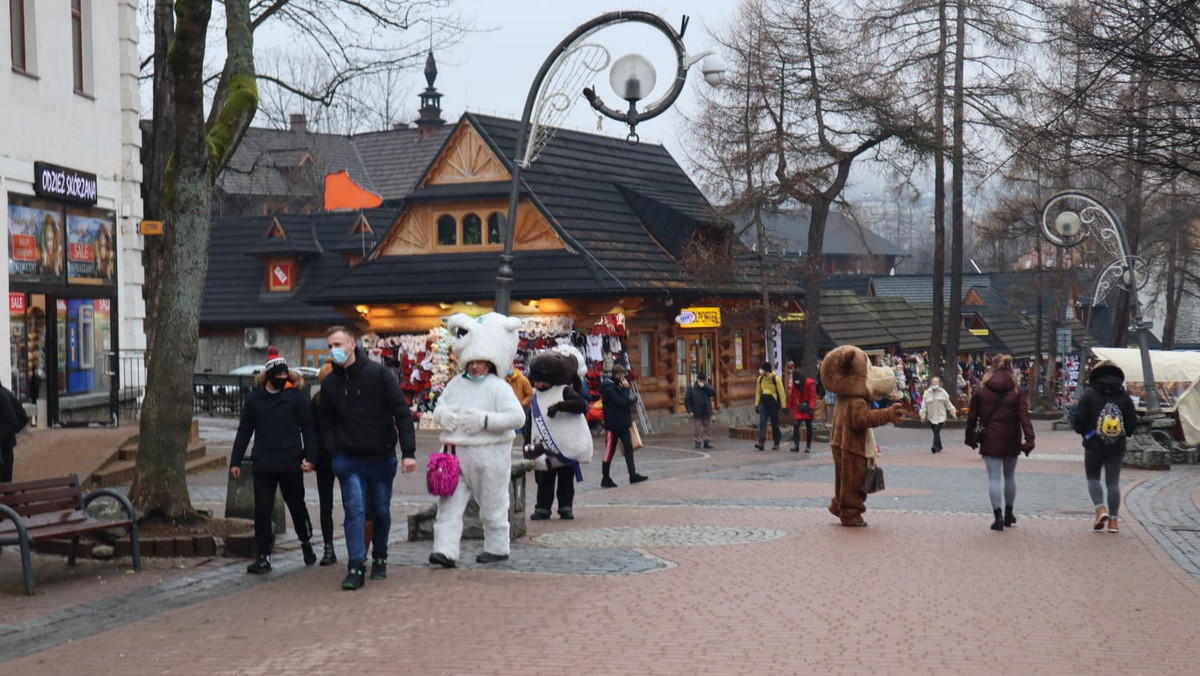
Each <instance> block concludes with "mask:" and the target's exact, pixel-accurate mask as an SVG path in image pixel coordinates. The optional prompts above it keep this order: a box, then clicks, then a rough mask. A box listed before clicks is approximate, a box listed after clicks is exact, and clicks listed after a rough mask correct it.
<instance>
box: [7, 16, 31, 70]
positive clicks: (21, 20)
mask: <svg viewBox="0 0 1200 676" xmlns="http://www.w3.org/2000/svg"><path fill="white" fill-rule="evenodd" d="M8 19H9V24H8V39H9V50H8V54H9V59H10V60H11V62H12V68H13V70H15V71H17V72H19V73H28V72H29V45H28V40H27V39H26V37H27V32H26V30H25V25H26V11H25V0H8ZM18 57H19V60H20V63H18Z"/></svg>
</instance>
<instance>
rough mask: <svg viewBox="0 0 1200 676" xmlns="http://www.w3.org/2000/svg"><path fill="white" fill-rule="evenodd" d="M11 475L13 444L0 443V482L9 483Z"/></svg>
mask: <svg viewBox="0 0 1200 676" xmlns="http://www.w3.org/2000/svg"><path fill="white" fill-rule="evenodd" d="M12 475H13V444H3V443H0V483H4V484H6V483H11V482H12Z"/></svg>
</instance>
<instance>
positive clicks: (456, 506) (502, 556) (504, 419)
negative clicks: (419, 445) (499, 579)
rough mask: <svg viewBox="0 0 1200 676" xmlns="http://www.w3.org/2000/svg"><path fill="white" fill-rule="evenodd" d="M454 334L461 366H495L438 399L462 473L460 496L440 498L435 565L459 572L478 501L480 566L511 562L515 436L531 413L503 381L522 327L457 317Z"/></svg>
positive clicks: (492, 317) (515, 322)
mask: <svg viewBox="0 0 1200 676" xmlns="http://www.w3.org/2000/svg"><path fill="white" fill-rule="evenodd" d="M446 328H448V329H449V330H450V333H451V335H453V336H457V337H458V340H457V341H456V342H455V343H454V346H453V350H454V354H455V355H456V356H457V358H458V363H459V365H460V367H463V368H464V371H465V367H466V365H467V364H468V363H470V362H472V361H480V360H482V361H486V362H489V363H490V364H491V365H492V366H493V369H491V370H490V372H489V373H488V374H487V375H485V376H484V377H482V378H481V379H479V380H472V379H471V378H470V377H469V376H468V375H467V374H466V373H465V372H464V373H462V374H459V375H458V376H456V377H454V378H452V379H451V380H450V382H449V383H447V385H446V389H445V390H443V391H442V394H441V396H440V397H438V400H437V406H436V408H435V409H434V411H433V420H434V422H435V423H437V424H438V426H439V427H441V428H442V434H441V442H442V443H443V444H445V445H446V446H447V447H453V449H454V451H455V453H456V455H457V456H458V464H459V469H460V475H459V481H458V488H457V489H456V490H455V491H454V494H453V495H450V496H448V497H442V498H438V510H437V520H436V521H435V522H434V525H433V553H432V554H430V556H429V561H430V562H431V563H435V564H438V565H441V566H444V567H446V568H453V567H454V566H455V564H456V562H457V561H458V554H459V545H460V542H461V540H462V530H463V512H464V511H465V510H466V508H467V502H468V501H469V500H470V499H471V498H472V497H474V498H475V501H476V502H477V503H479V518H480V521H482V522H483V553H482V554H480V555H479V556H477V557H476V558H475V560H476V561H478V562H479V563H491V562H493V561H504V560H506V559H508V551H509V549H508V544H509V543H508V506H509V505H508V502H509V498H508V485H509V481H510V478H511V475H512V440H513V436H514V435H513V430H515V429H519V428H520V427H521V426H522V425H523V424H524V422H525V410H524V409H523V408H522V407H521V402H520V401H519V400H518V399H517V395H515V394H513V390H512V387H511V386H510V385H509V384H508V383H507V382H505V381H504V378H503V377H502V376H500V375H497V374H502V373H508V372H509V370H510V369H511V368H512V361H513V357H514V356H515V355H516V352H517V342H518V332H519V331H520V328H521V320H520V319H518V318H515V317H505V316H504V315H501V314H497V313H495V312H489V313H487V314H485V315H483V316H481V317H477V318H471V317H468V316H467V315H465V314H461V313H459V314H455V315H453V316H451V317H450V318H449V319H447V320H446Z"/></svg>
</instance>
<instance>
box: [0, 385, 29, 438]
mask: <svg viewBox="0 0 1200 676" xmlns="http://www.w3.org/2000/svg"><path fill="white" fill-rule="evenodd" d="M4 396H6V397H8V401H9V402H10V403H11V404H12V408H13V415H15V416H16V417H17V428H16V429H14V430H13V434H18V433H20V431H21V430H23V429H25V428H26V427H27V426H28V425H29V414H28V413H26V412H25V407H24V406H22V405H21V400H20V399H18V398H17V395H15V394H13V393H12V390H10V389H8V388H7V387H6V388H4Z"/></svg>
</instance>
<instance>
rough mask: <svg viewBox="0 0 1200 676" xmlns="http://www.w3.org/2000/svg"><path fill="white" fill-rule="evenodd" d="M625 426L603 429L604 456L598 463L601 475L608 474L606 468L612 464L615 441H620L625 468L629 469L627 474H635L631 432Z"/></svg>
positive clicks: (615, 447) (615, 448) (615, 446)
mask: <svg viewBox="0 0 1200 676" xmlns="http://www.w3.org/2000/svg"><path fill="white" fill-rule="evenodd" d="M629 430H630V428H628V427H626V428H625V429H623V430H605V431H604V457H603V462H602V463H601V464H600V471H601V472H602V473H603V476H608V471H609V470H608V468H609V467H610V466H611V465H612V460H613V455H614V454H615V453H616V452H617V442H618V441H620V442H621V446H622V447H623V453H624V454H625V469H627V470H629V476H631V477H632V476H633V475H634V474H637V468H636V466H635V463H634V462H633V433H632V432H630V431H629Z"/></svg>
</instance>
